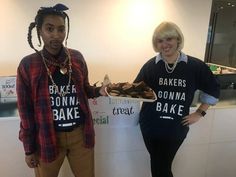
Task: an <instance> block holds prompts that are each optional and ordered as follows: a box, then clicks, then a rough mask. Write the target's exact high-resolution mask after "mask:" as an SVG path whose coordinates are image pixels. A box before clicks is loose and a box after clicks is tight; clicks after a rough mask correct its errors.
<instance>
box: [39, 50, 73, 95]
mask: <svg viewBox="0 0 236 177" xmlns="http://www.w3.org/2000/svg"><path fill="white" fill-rule="evenodd" d="M66 54H67V56H68V57H67V58H68V61H69V64H68V65H69V74H68V76H69V80H68V84H67V86H66V90H65V91H64V90H61V91H59V88H58V86H57V85H56V83H55V81H54V80H53V78H52V73H51V71H50V70H49V68H48V66H47V63H46V58H45V57H44V55H43V52H42V51H41V52H40V55H41V57H42V59H43V63H44V65H45V67H46V70H47V73H48V76H49V78H50V80H51V82H52V86H53V88H54V89H55V90H56V93H57V94H58V95H60V97H64V96H65V95H66V94H68V93H69V87H70V83H71V73H72V68H71V66H72V63H71V57H70V54H69V51H68V49H66ZM60 70H61V68H60ZM66 72H67V68H66ZM62 74H63V73H62Z"/></svg>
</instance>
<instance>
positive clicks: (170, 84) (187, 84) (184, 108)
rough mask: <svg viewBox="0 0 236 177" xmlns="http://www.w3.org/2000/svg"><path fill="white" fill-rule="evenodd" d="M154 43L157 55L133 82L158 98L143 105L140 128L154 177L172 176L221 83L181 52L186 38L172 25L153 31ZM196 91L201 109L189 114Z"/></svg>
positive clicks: (194, 59)
mask: <svg viewBox="0 0 236 177" xmlns="http://www.w3.org/2000/svg"><path fill="white" fill-rule="evenodd" d="M152 44H153V48H154V50H155V51H156V52H157V55H156V56H154V57H153V58H151V59H150V60H148V61H147V62H146V63H145V64H144V65H143V67H142V68H141V70H140V72H139V74H138V75H137V77H136V79H135V81H134V82H140V81H144V82H145V83H146V84H147V85H148V86H149V87H151V88H152V89H153V90H154V92H155V93H156V95H157V100H156V101H155V102H152V103H143V105H142V109H141V112H140V120H139V122H140V128H141V132H142V135H143V139H144V142H145V145H146V148H147V150H148V152H149V154H150V160H151V172H152V177H173V174H172V171H171V166H172V162H173V159H174V157H175V154H176V152H177V151H178V149H179V147H180V146H181V144H182V143H183V141H184V139H185V138H186V136H187V133H188V131H189V126H191V125H192V124H194V123H196V122H197V121H199V120H200V119H201V117H203V116H205V114H206V111H207V109H208V107H209V106H210V105H215V104H216V103H217V101H218V98H219V83H218V82H217V80H216V78H215V77H214V75H213V74H212V72H211V71H210V69H209V67H208V66H207V65H206V64H205V63H204V62H203V61H201V60H200V59H197V58H195V57H192V56H189V55H186V54H185V53H184V52H182V49H183V46H184V37H183V34H182V32H181V30H180V28H179V27H178V26H177V25H176V24H174V23H172V22H162V23H161V24H160V25H159V26H157V28H156V29H155V31H154V34H153V38H152ZM196 90H200V91H201V94H200V95H201V96H200V102H201V104H200V106H199V107H198V108H197V109H196V111H195V112H193V113H190V106H191V103H192V101H193V97H194V93H195V91H196Z"/></svg>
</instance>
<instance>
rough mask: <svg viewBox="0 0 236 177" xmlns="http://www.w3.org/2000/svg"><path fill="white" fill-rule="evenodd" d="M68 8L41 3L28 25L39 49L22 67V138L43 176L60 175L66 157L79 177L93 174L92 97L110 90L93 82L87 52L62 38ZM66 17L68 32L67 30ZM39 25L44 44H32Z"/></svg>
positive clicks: (37, 172)
mask: <svg viewBox="0 0 236 177" xmlns="http://www.w3.org/2000/svg"><path fill="white" fill-rule="evenodd" d="M66 10H68V8H67V7H66V6H65V5H63V4H57V5H55V6H53V7H41V8H40V9H39V10H38V12H37V15H36V17H35V21H34V22H33V23H31V24H30V26H29V29H28V43H29V45H30V47H31V48H32V49H34V50H35V53H33V54H30V55H28V56H25V57H24V58H23V59H22V60H21V62H20V64H19V66H18V69H17V98H18V110H19V115H20V132H19V139H20V140H21V141H22V142H23V145H24V150H25V161H26V163H27V165H28V166H29V167H30V168H34V169H35V175H36V176H40V177H57V176H58V174H59V171H60V168H61V166H62V163H63V161H64V159H65V157H67V159H68V162H69V164H70V167H71V169H72V172H73V174H74V175H75V177H94V128H93V122H92V116H91V111H90V109H89V105H88V98H94V97H98V96H100V95H106V94H105V91H104V87H94V86H91V85H90V84H89V80H88V70H87V65H86V62H85V60H84V58H83V56H82V54H81V53H80V52H79V51H77V50H74V49H68V48H67V47H65V46H66V45H65V46H64V44H63V42H64V41H65V44H66V41H67V38H68V34H69V17H68V15H67V14H66V13H65V11H66ZM66 21H67V24H68V25H67V34H66V25H65V24H66ZM34 28H36V31H37V37H38V40H39V45H41V39H42V41H43V48H42V49H41V50H37V49H36V48H35V47H34V45H33V43H32V35H31V33H32V30H33V29H34Z"/></svg>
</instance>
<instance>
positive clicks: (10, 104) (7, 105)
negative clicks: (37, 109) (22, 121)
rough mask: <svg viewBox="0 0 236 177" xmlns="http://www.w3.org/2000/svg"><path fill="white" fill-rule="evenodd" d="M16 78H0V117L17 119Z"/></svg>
mask: <svg viewBox="0 0 236 177" xmlns="http://www.w3.org/2000/svg"><path fill="white" fill-rule="evenodd" d="M17 116H18V112H17V104H16V77H15V76H9V77H0V117H17Z"/></svg>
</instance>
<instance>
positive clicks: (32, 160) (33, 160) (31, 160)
mask: <svg viewBox="0 0 236 177" xmlns="http://www.w3.org/2000/svg"><path fill="white" fill-rule="evenodd" d="M25 162H26V164H27V165H28V167H30V168H36V167H37V166H38V165H39V161H38V159H37V157H36V155H35V154H30V155H26V156H25Z"/></svg>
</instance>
